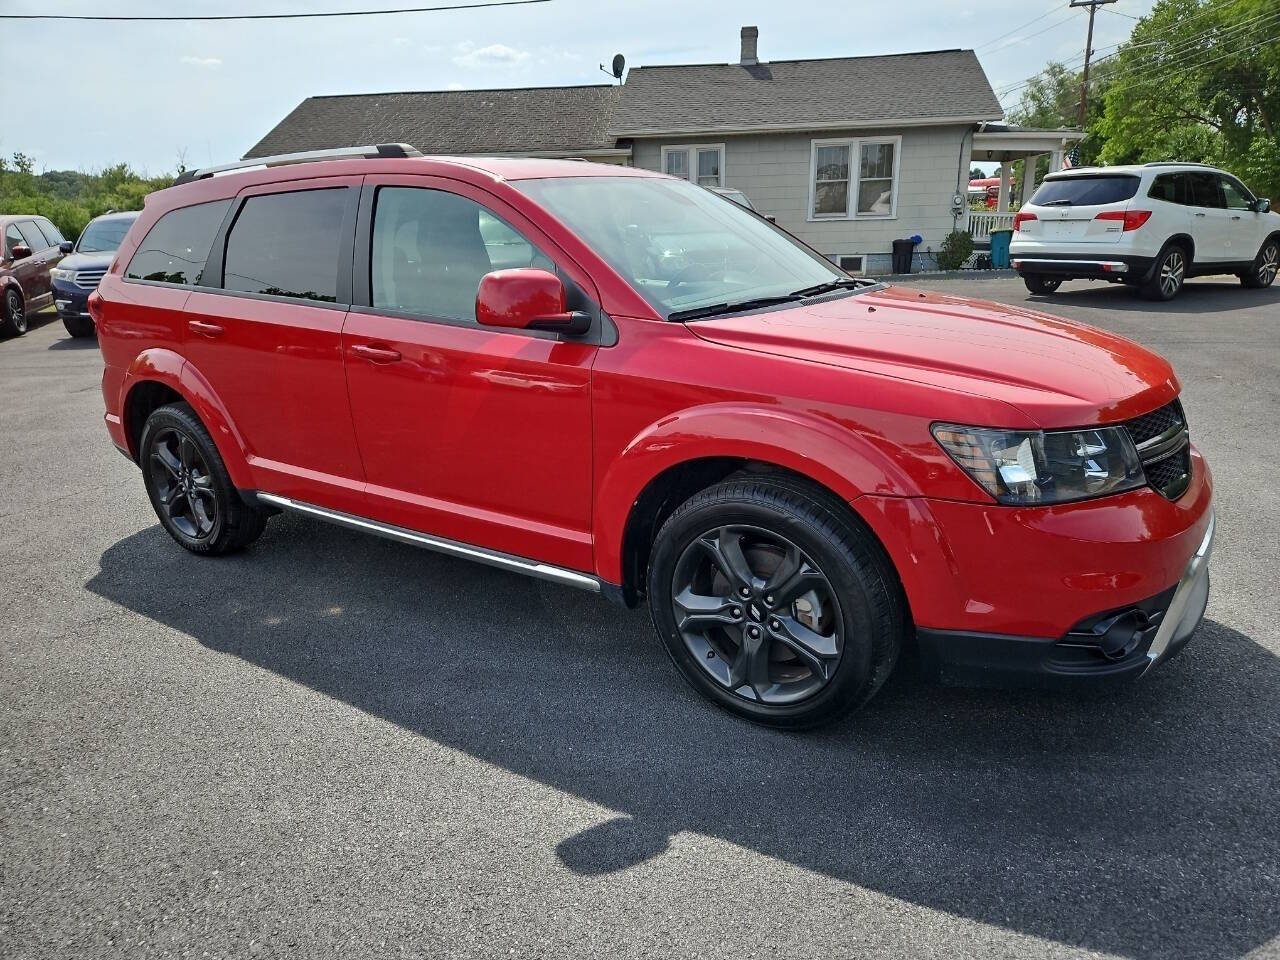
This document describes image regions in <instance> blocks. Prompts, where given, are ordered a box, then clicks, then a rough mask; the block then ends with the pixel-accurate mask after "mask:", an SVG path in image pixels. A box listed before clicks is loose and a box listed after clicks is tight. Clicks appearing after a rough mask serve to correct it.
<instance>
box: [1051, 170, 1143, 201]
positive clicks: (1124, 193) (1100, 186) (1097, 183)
mask: <svg viewBox="0 0 1280 960" xmlns="http://www.w3.org/2000/svg"><path fill="white" fill-rule="evenodd" d="M1138 183H1139V180H1138V178H1137V177H1134V176H1129V175H1120V174H1115V175H1112V176H1090V177H1083V176H1082V177H1063V178H1061V179H1055V180H1046V181H1045V182H1044V183H1042V184H1041V185H1040V189H1039V190H1037V191H1036V195H1035V196H1034V197H1032V198H1031V202H1032V203H1034V204H1036V205H1037V206H1047V205H1050V204H1052V205H1054V206H1068V205H1070V206H1077V207H1085V206H1095V205H1097V204H1102V203H1120V202H1122V201H1124V200H1128V199H1130V198H1131V197H1132V196H1133V195H1134V194H1135V193H1137V192H1138Z"/></svg>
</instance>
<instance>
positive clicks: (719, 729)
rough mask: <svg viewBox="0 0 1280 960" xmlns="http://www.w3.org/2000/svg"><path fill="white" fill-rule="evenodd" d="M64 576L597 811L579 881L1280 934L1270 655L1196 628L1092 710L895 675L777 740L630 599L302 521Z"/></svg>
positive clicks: (1117, 932) (1179, 950)
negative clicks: (697, 847)
mask: <svg viewBox="0 0 1280 960" xmlns="http://www.w3.org/2000/svg"><path fill="white" fill-rule="evenodd" d="M88 588H89V589H90V590H91V591H93V592H94V593H95V594H97V595H99V596H101V597H104V598H106V599H108V600H110V601H112V602H114V603H116V604H119V605H121V606H122V607H125V608H127V609H129V610H132V611H135V612H137V613H138V614H140V615H142V616H144V617H147V618H150V619H151V620H154V621H157V622H159V623H161V624H164V625H166V626H169V627H172V628H173V629H175V630H178V631H181V632H182V633H184V634H186V635H188V636H190V637H191V638H193V640H194V641H195V642H198V643H200V644H202V645H204V646H205V647H207V648H210V649H212V650H216V651H220V652H223V653H226V654H229V655H233V656H236V657H240V658H242V659H243V660H245V661H246V662H248V663H250V664H253V665H256V666H258V667H261V668H263V669H266V670H270V671H273V672H274V673H276V674H278V675H280V676H283V677H286V678H288V679H290V680H292V681H296V682H298V683H301V684H305V685H307V686H309V687H311V688H313V689H315V690H317V691H319V692H321V693H323V694H325V695H328V696H330V697H333V698H336V699H338V700H340V701H343V702H345V703H348V704H350V705H351V706H353V707H355V708H357V709H359V710H362V711H366V712H367V713H369V714H371V715H375V716H378V717H381V718H384V719H386V720H388V721H391V722H393V723H396V724H398V725H400V726H401V727H402V728H404V729H406V730H409V731H412V732H414V733H417V734H420V735H422V736H424V737H428V738H431V739H432V740H434V741H437V742H440V743H443V744H447V745H449V746H451V747H454V748H457V749H460V750H463V751H466V752H467V753H469V754H471V755H473V756H475V757H477V758H480V759H482V760H484V761H487V762H489V763H492V764H496V765H499V766H500V767H502V768H505V769H507V770H510V771H513V772H514V773H516V774H519V775H521V776H524V777H530V778H533V779H535V780H537V781H540V782H542V783H545V784H548V785H550V786H552V787H554V788H556V789H558V790H561V791H564V792H566V793H569V794H572V795H575V796H577V797H582V798H585V799H587V800H589V801H591V802H594V803H596V804H600V805H603V806H605V807H607V808H610V809H611V810H613V811H616V812H617V816H616V817H615V818H609V819H606V820H605V821H604V822H602V823H600V824H597V825H596V826H593V827H591V828H589V829H587V830H585V831H584V832H582V833H579V834H577V835H575V836H567V837H564V838H563V839H561V840H560V841H559V842H558V845H557V848H556V852H557V853H558V855H559V857H560V859H561V861H562V862H563V863H564V864H565V865H566V866H567V867H568V868H570V869H572V870H575V871H577V872H578V873H580V874H583V875H588V876H589V875H599V874H605V873H609V872H612V871H617V870H624V869H626V868H628V867H630V866H632V865H634V864H637V863H640V862H643V861H645V860H647V859H649V858H651V857H654V856H657V855H659V854H661V853H662V852H663V851H664V850H665V849H666V848H667V846H668V844H669V843H670V842H671V840H672V838H673V837H675V836H676V835H677V834H680V833H683V832H689V831H692V832H696V833H698V834H704V835H706V836H709V837H715V838H721V839H723V840H726V841H729V842H731V843H733V844H737V845H740V846H742V847H744V848H747V849H750V850H754V851H757V852H759V853H761V854H764V855H766V856H769V857H774V858H778V859H780V860H783V861H786V862H788V863H791V864H794V865H796V866H798V867H802V868H805V869H808V870H814V871H819V872H821V873H823V874H826V875H828V876H830V877H834V878H838V879H840V880H843V881H847V882H850V883H854V884H858V885H860V886H862V887H866V888H869V889H872V890H876V891H880V892H883V893H885V894H888V895H890V896H893V897H897V898H900V899H902V900H905V901H909V902H912V903H916V904H922V905H925V906H927V907H930V908H934V909H937V910H941V911H946V912H948V913H950V914H953V915H956V916H960V917H968V918H973V919H975V920H978V921H981V922H983V923H987V924H994V925H998V926H1001V927H1004V928H1007V929H1010V930H1014V931H1018V932H1020V933H1023V934H1029V935H1032V936H1036V937H1040V938H1045V939H1047V940H1052V941H1057V942H1060V943H1064V944H1068V945H1071V946H1075V947H1082V948H1085V949H1089V950H1095V951H1103V952H1108V953H1118V954H1124V955H1127V956H1133V957H1158V956H1180V957H1181V956H1190V955H1193V954H1205V955H1213V956H1227V955H1240V954H1243V953H1246V952H1248V951H1250V950H1251V949H1254V948H1256V947H1258V946H1259V945H1260V944H1265V943H1267V942H1268V941H1269V940H1270V939H1271V938H1272V937H1274V936H1275V935H1276V934H1277V933H1278V932H1280V879H1278V878H1280V845H1278V844H1277V835H1278V834H1280V830H1278V829H1277V805H1276V799H1277V797H1276V788H1277V772H1276V771H1277V762H1278V761H1277V748H1276V745H1277V743H1280V697H1277V690H1280V660H1278V659H1277V657H1275V656H1274V655H1273V654H1271V653H1270V652H1269V651H1268V650H1266V649H1265V648H1263V647H1262V646H1260V645H1259V644H1257V643H1255V642H1254V641H1252V640H1250V639H1249V638H1248V637H1246V636H1243V635H1241V634H1240V633H1237V632H1236V631H1234V630H1231V629H1229V628H1227V627H1225V626H1223V625H1221V624H1218V623H1214V622H1207V623H1206V625H1205V626H1204V628H1202V631H1201V634H1200V635H1199V636H1198V637H1197V638H1196V640H1195V641H1194V642H1193V643H1192V644H1191V645H1190V647H1189V648H1188V649H1187V651H1186V652H1185V653H1184V654H1183V655H1182V656H1181V657H1179V658H1177V659H1175V660H1174V661H1172V662H1170V663H1169V664H1167V665H1164V666H1163V667H1162V668H1161V669H1160V670H1159V671H1157V672H1156V673H1155V674H1154V675H1153V676H1152V677H1151V678H1148V679H1147V680H1146V681H1144V682H1143V683H1140V684H1138V685H1134V686H1131V687H1128V688H1125V689H1124V690H1122V691H1121V692H1119V693H1118V694H1115V695H1110V696H1107V697H1103V698H1096V697H1095V698H1088V699H1081V698H1072V697H1067V696H1062V695H1048V694H1040V693H1026V692H1024V693H1010V692H999V691H981V690H962V689H951V688H942V687H938V686H935V685H932V684H929V683H926V682H923V681H922V680H920V679H919V678H918V677H916V676H914V675H913V674H912V673H911V672H910V671H900V673H899V674H896V675H895V677H894V678H892V679H891V680H890V682H889V684H888V685H887V686H886V688H885V689H884V690H883V691H882V692H881V694H880V695H879V696H878V697H877V698H876V699H875V700H874V701H872V703H871V704H870V705H869V706H868V707H867V708H865V709H864V710H863V711H861V712H860V713H858V714H856V715H854V716H852V717H850V718H848V719H847V720H845V721H843V722H842V723H840V724H838V725H837V726H835V727H833V728H830V729H826V730H823V731H819V732H813V733H807V734H789V733H782V732H778V731H774V730H769V729H764V728H760V727H756V726H752V725H750V724H748V723H746V722H743V721H740V720H738V719H736V718H733V717H731V716H729V715H727V714H725V713H723V712H720V711H718V710H716V709H715V708H713V707H711V706H709V705H707V704H706V703H704V702H703V701H701V700H700V699H698V698H697V697H696V696H695V695H693V694H692V693H691V692H690V691H688V690H687V689H686V688H685V687H684V685H683V684H682V682H681V680H680V679H679V676H678V675H677V673H676V672H675V670H674V668H673V667H672V666H671V664H670V663H669V661H668V659H667V657H666V654H665V653H664V652H663V651H662V650H661V649H660V647H659V645H658V643H657V641H656V640H655V639H654V638H653V636H652V633H651V628H650V625H649V622H648V617H647V616H646V615H645V614H644V613H643V612H640V611H624V610H622V609H621V608H618V607H615V606H613V605H611V604H609V603H608V602H607V601H605V600H603V599H601V598H599V597H595V596H592V595H590V594H586V593H579V592H577V591H574V590H571V589H568V588H565V587H560V586H557V585H553V584H549V583H543V582H540V581H536V580H528V579H524V578H521V577H518V576H516V575H514V574H509V573H505V572H501V571H497V570H493V569H490V568H487V567H483V566H479V565H476V564H472V563H467V562H465V561H461V560H455V559H452V558H447V557H442V556H437V555H435V554H430V553H425V552H421V551H417V550H414V549H412V548H409V547H406V546H402V545H399V544H395V543H391V542H388V541H383V540H378V539H374V538H369V537H364V536H361V535H359V534H355V533H351V532H348V531H344V530H340V529H337V528H334V527H329V526H326V525H323V524H320V523H318V522H315V521H310V520H305V519H301V518H296V517H289V516H283V517H278V518H276V519H275V520H273V521H272V523H271V524H270V525H269V527H268V531H267V533H266V535H265V536H264V537H263V538H262V540H261V541H259V543H258V545H256V546H255V547H254V548H252V549H251V550H250V551H248V552H246V553H244V554H241V555H239V556H236V557H228V558H223V559H213V560H211V559H203V558H198V557H194V556H191V555H189V554H186V553H185V552H183V551H182V550H181V549H179V548H178V547H177V546H176V545H175V544H174V543H173V542H172V541H170V539H169V538H168V536H167V535H166V534H164V532H163V531H162V530H161V529H160V528H159V527H158V526H156V527H150V528H148V529H145V530H142V531H140V532H138V533H136V534H134V535H132V536H130V537H128V538H126V539H124V540H122V541H120V542H118V543H116V544H114V545H113V546H111V547H110V548H109V549H108V550H107V551H106V552H105V553H104V554H103V556H102V558H101V569H100V570H99V572H98V573H97V574H96V575H95V576H94V577H93V578H92V579H91V580H90V582H89V584H88ZM460 802H461V801H460ZM424 829H428V830H429V829H430V824H429V822H428V823H427V825H426V827H425V828H424ZM737 908H742V909H751V906H750V905H746V904H739V905H736V906H735V907H734V909H737Z"/></svg>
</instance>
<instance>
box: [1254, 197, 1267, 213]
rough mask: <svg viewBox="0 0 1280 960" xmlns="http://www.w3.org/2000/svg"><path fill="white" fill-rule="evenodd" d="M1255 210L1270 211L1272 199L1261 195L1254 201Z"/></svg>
mask: <svg viewBox="0 0 1280 960" xmlns="http://www.w3.org/2000/svg"><path fill="white" fill-rule="evenodd" d="M1253 210H1254V212H1255V213H1270V212H1271V201H1270V200H1269V199H1267V198H1266V197H1259V198H1258V199H1257V200H1255V201H1253Z"/></svg>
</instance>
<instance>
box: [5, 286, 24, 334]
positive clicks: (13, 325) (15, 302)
mask: <svg viewBox="0 0 1280 960" xmlns="http://www.w3.org/2000/svg"><path fill="white" fill-rule="evenodd" d="M0 330H3V331H4V332H5V333H7V334H9V335H10V336H14V337H20V336H22V335H23V334H24V333H26V332H27V309H26V306H25V304H23V302H22V294H20V293H19V292H18V291H17V290H14V289H13V288H12V287H10V288H9V289H8V290H6V291H5V292H4V316H3V318H0Z"/></svg>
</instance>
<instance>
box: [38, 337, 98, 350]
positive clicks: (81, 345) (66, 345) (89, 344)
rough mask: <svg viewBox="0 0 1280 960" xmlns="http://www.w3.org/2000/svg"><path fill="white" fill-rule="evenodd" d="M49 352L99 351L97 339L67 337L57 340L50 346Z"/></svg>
mask: <svg viewBox="0 0 1280 960" xmlns="http://www.w3.org/2000/svg"><path fill="white" fill-rule="evenodd" d="M47 349H49V350H97V349H98V338H97V337H72V336H66V337H64V338H63V339H61V340H55V341H53V343H51V344H49V346H48V348H47Z"/></svg>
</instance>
